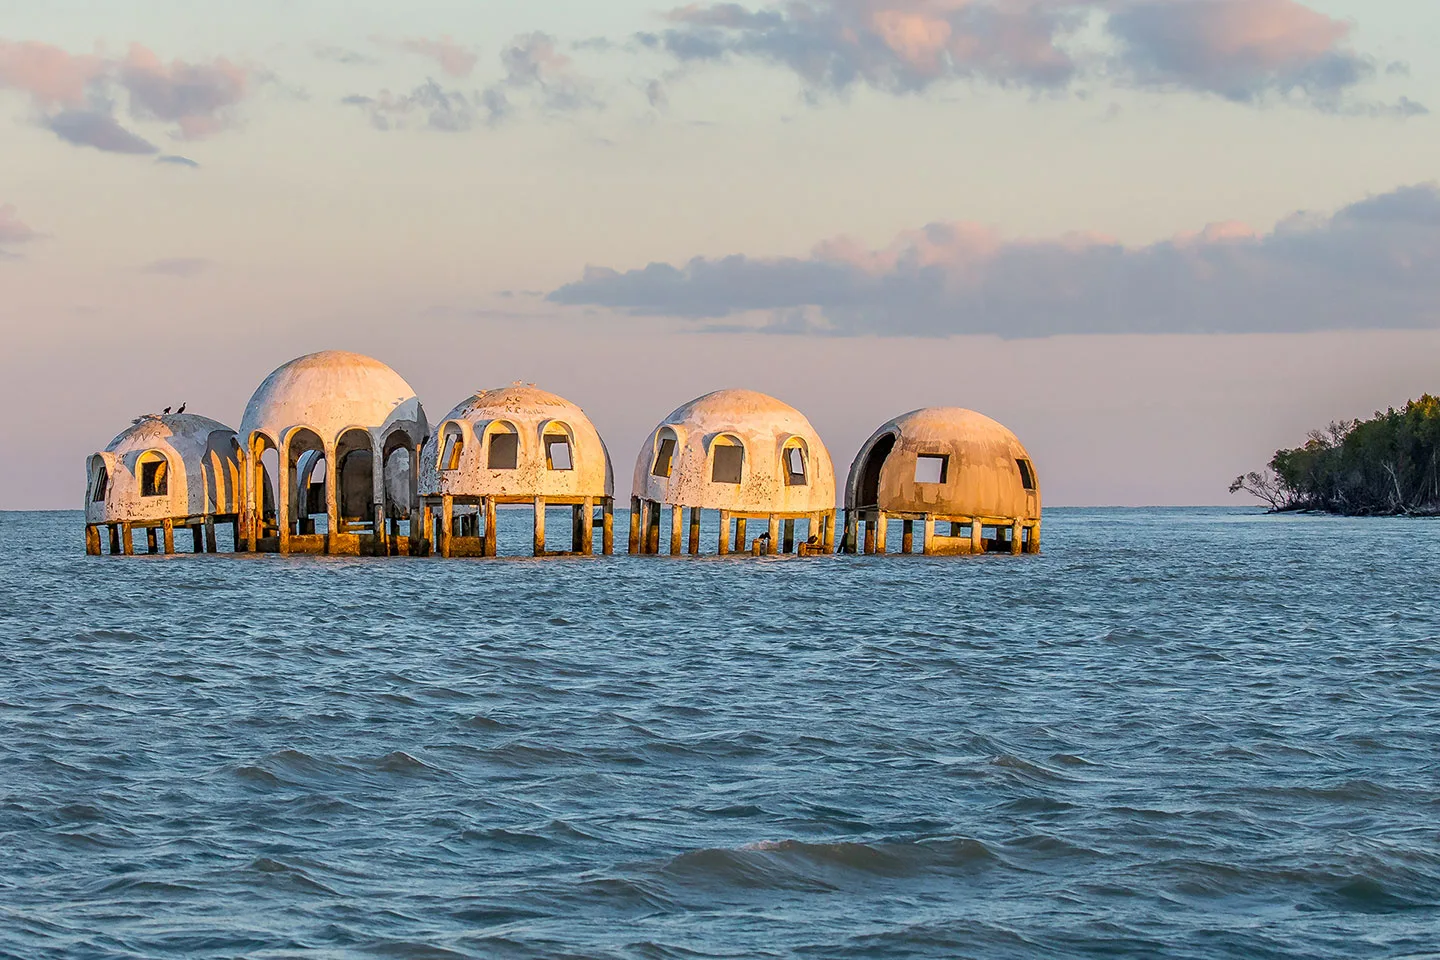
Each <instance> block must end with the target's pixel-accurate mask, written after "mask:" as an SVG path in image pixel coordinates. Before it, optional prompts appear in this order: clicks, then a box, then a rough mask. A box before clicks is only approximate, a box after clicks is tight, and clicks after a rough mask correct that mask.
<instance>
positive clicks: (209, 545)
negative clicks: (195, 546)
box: [205, 517, 220, 553]
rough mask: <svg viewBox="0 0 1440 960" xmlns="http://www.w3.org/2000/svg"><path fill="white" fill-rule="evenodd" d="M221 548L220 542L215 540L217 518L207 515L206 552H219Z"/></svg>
mask: <svg viewBox="0 0 1440 960" xmlns="http://www.w3.org/2000/svg"><path fill="white" fill-rule="evenodd" d="M219 550H220V547H219V544H217V543H216V541H215V518H214V517H206V518H205V552H206V553H218V552H219Z"/></svg>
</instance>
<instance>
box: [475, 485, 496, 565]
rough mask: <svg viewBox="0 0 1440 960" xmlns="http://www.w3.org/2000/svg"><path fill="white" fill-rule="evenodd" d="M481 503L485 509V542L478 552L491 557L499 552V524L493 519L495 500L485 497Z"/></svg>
mask: <svg viewBox="0 0 1440 960" xmlns="http://www.w3.org/2000/svg"><path fill="white" fill-rule="evenodd" d="M481 502H482V503H483V504H484V507H485V540H484V543H483V546H482V547H481V548H480V552H481V553H482V554H483V555H485V556H487V557H493V556H496V555H498V554H499V552H500V524H499V522H498V521H497V520H496V519H495V498H494V497H485V498H484V499H483V500H482V501H481Z"/></svg>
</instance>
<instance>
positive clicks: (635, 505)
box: [630, 497, 640, 554]
mask: <svg viewBox="0 0 1440 960" xmlns="http://www.w3.org/2000/svg"><path fill="white" fill-rule="evenodd" d="M630 552H631V553H632V554H636V553H639V552H640V498H639V497H631V498H630Z"/></svg>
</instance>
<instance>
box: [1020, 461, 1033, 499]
mask: <svg viewBox="0 0 1440 960" xmlns="http://www.w3.org/2000/svg"><path fill="white" fill-rule="evenodd" d="M1015 466H1017V467H1019V468H1020V483H1021V484H1023V485H1024V487H1025V489H1026V490H1031V491H1033V490H1034V489H1035V468H1034V467H1032V466H1030V461H1029V460H1024V459H1019V458H1017V459H1016V460H1015Z"/></svg>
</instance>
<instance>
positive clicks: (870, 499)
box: [856, 433, 895, 507]
mask: <svg viewBox="0 0 1440 960" xmlns="http://www.w3.org/2000/svg"><path fill="white" fill-rule="evenodd" d="M894 449H895V434H893V433H887V434H885V436H883V437H881V438H880V439H879V440H876V441H875V446H873V447H871V448H870V455H869V456H868V457H866V458H865V468H864V470H863V471H861V474H860V502H859V503H858V504H856V505H857V506H861V507H873V506H876V505H877V504H879V502H880V469H881V468H882V467H883V466H885V459H886V458H887V457H889V456H890V453H891V451H893V450H894Z"/></svg>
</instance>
